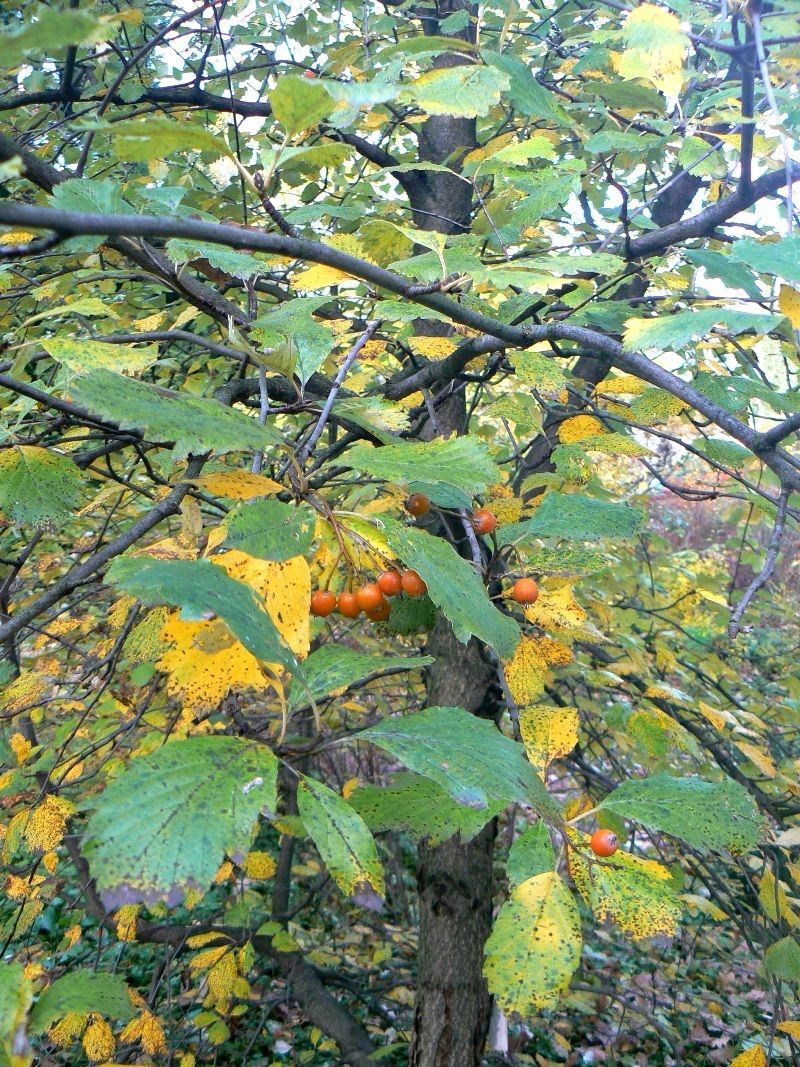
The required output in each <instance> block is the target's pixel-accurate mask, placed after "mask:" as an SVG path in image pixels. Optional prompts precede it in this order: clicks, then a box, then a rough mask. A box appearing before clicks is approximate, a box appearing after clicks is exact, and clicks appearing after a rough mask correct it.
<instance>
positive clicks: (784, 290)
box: [778, 285, 800, 330]
mask: <svg viewBox="0 0 800 1067" xmlns="http://www.w3.org/2000/svg"><path fill="white" fill-rule="evenodd" d="M778 307H779V308H780V310H781V313H782V314H783V315H785V316H786V318H787V319H788V320H789V322H791V324H792V326H793V327H794V328H795V329H796V330H800V293H798V291H797V290H796V289H793V288H792V287H791V285H782V286H781V288H780V292H779V293H778Z"/></svg>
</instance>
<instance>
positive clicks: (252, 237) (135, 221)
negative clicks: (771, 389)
mask: <svg viewBox="0 0 800 1067" xmlns="http://www.w3.org/2000/svg"><path fill="white" fill-rule="evenodd" d="M771 177H772V180H773V182H774V183H777V185H780V184H781V183H782V182H785V174H784V173H783V172H782V171H781V172H779V173H778V175H777V177H775V176H771ZM761 181H762V179H759V182H761ZM759 182H754V183H753V188H754V189H755V188H756V186H758V185H759ZM731 199H732V198H730V197H729V198H728V201H727V202H730V200H731ZM717 207H718V205H714V206H713V207H712V208H709V209H708V210H709V211H714V210H715V209H716V208H717ZM701 214H707V213H706V212H703V213H701ZM699 217H700V216H697V218H699ZM686 221H687V223H691V222H692V220H686ZM3 222H5V223H9V224H11V225H14V226H20V227H27V228H31V229H37V228H38V229H50V230H53V231H55V232H56V233H62V234H67V235H68V236H79V235H82V234H100V235H108V234H111V235H115V236H116V235H123V234H124V235H129V240H128V241H127V242H125V247H126V248H127V247H130V249H132V250H134V251H135V250H136V247H137V246H136V245H135V244H134V242H133V241H132V240H130V237H185V238H189V239H190V240H196V241H208V242H211V243H213V244H221V245H228V246H230V247H231V248H238V249H242V248H249V249H252V250H255V251H259V252H268V253H272V254H278V255H282V256H289V257H291V258H293V259H298V260H304V261H305V260H309V261H311V262H313V263H323V264H325V265H326V266H329V267H336V268H338V269H339V270H342V271H344V272H345V273H346V274H350V275H352V276H353V277H356V278H361V279H363V280H364V281H367V282H369V283H370V284H372V285H373V286H375V287H376V288H381V289H387V290H388V291H389V292H392V293H395V294H397V295H398V296H404V297H406V299H412V298H410V297H409V296H408V280H407V279H406V278H404V277H402V276H400V275H399V274H394V273H393V272H392V271H389V270H385V269H384V268H383V267H379V266H377V265H376V264H374V263H369V262H367V261H366V260H363V259H359V258H358V257H357V256H352V255H349V254H348V253H347V252H342V251H341V250H340V249H338V248H334V247H331V246H330V245H325V244H322V243H321V242H319V241H312V240H307V239H305V238H292V237H287V236H285V235H284V234H275V233H265V232H259V231H255V230H242V229H240V228H239V227H238V226H231V225H226V224H224V223H216V222H205V221H204V220H201V219H178V218H171V217H162V216H155V215H95V214H90V213H85V212H80V211H59V210H57V209H55V208H49V207H40V206H38V205H30V204H14V203H9V202H0V223H3ZM676 225H677V226H678V227H680V226H683V225H684V223H677V224H676ZM673 229H674V227H665V228H664V229H662V230H660V231H655V234H656V235H658V234H661V235H663V234H665V233H667V232H668V231H672V230H673ZM650 236H651V235H650V234H645V235H644V236H643V237H641V238H639V239H638V240H640V241H643V240H647V239H648V238H649V237H650ZM634 243H635V242H631V244H632V245H633V244H634ZM148 254H149V255H158V256H160V253H155V252H150V253H148ZM161 259H162V260H163V262H164V272H165V274H168V272H169V271H170V270H172V269H173V268H172V267H171V265H170V264H169V263H168V261H166V260H165V259H164V257H163V256H162V257H161ZM187 281H188V279H187ZM177 284H179V283H178V282H177V281H176V285H177ZM183 284H186V283H183ZM207 288H208V287H206V286H201V289H204V290H205V289H207ZM209 292H211V293H212V294H213V296H214V298H215V299H216V300H221V298H220V297H219V296H218V294H216V293H215V292H214V291H213V290H209ZM192 302H193V303H195V301H192ZM413 302H414V303H416V304H419V305H421V306H422V307H427V308H430V309H431V310H433V311H436V312H439V313H440V314H442V315H445V316H446V317H447V318H449V319H450V320H451V321H453V322H458V323H461V324H462V325H464V326H468V327H469V328H470V329H472V330H476V331H478V332H479V333H480V334H484V335H488V336H489V338H497V339H498V340H497V341H496V342H495V344H494V346H495V347H496V348H498V349H499V348H503V347H505V346H504V344H503V342H506V345H510V346H512V347H514V348H529V347H530V346H531V345H533V344H535V343H537V342H539V341H550V342H553V341H570V342H573V343H574V344H576V345H578V346H579V347H580V348H581V349H583V351H585V352H590V353H592V355H593V356H594V357H595V358H600V359H604V358H607V359H609V360H610V361H611V362H612V363H613V364H614V366H616V367H618V368H619V369H620V370H623V371H626V372H628V373H630V374H634V375H635V376H636V377H637V378H640V379H641V380H642V381H646V382H649V384H650V385H656V386H658V387H659V388H660V389H665V390H666V391H667V392H669V393H671V394H672V395H673V396H676V397H678V398H679V399H680V400H683V401H684V402H685V403H686V404H687V405H688V406H689V407H692V408H694V409H695V410H696V411H698V412H700V414H701V415H705V416H706V418H708V419H710V420H711V421H712V422H713V423H715V424H716V425H717V426H719V427H720V429H722V430H725V432H726V433H728V434H730V436H731V437H733V439H734V440H735V441H738V442H739V443H740V444H743V445H744V446H745V447H746V448H748V449H750V451H752V452H755V451H756V446H757V444H758V443H759V440H760V436H761V435H760V434H758V433H756V431H755V430H753V429H752V428H751V427H749V426H748V425H747V424H746V423H744V422H742V421H741V420H740V419H738V418H736V416H735V415H732V414H731V413H730V412H729V411H727V410H726V409H725V408H723V407H722V406H721V405H720V404H717V403H715V402H714V401H713V400H711V399H709V398H708V397H707V396H705V395H704V394H703V393H701V392H700V391H699V390H698V389H695V388H694V386H693V385H691V384H690V383H689V382H686V381H684V380H683V379H682V378H679V377H678V376H677V375H675V374H673V373H672V372H671V371H668V370H665V369H664V368H663V367H660V366H659V365H658V364H657V363H655V362H653V361H652V360H650V359H648V358H647V357H646V356H644V355H642V354H641V353H637V352H629V351H627V350H626V349H625V348H624V347H623V346H622V344H620V342H619V341H616V340H614V339H613V338H611V337H608V336H606V335H605V334H602V333H599V332H598V331H596V330H592V329H589V328H588V327H585V326H573V325H570V324H569V323H564V322H552V323H545V324H543V325H540V326H524V325H522V326H513V325H510V324H509V323H505V322H501V321H499V320H498V319H494V318H491V317H490V316H489V315H485V314H483V313H482V312H479V311H474V310H473V309H472V308H470V307H467V306H465V305H464V304H460V303H459V302H458V301H457V300H453V299H451V298H450V297H448V296H446V295H445V294H443V293H427V294H417V295H415V296H413ZM225 304H228V302H227V301H225ZM228 306H229V307H230V308H232V310H233V312H235V314H236V316H237V319H236V321H241V319H242V312H241V310H240V309H239V308H237V307H236V306H235V305H228ZM219 314H220V313H219V312H218V311H217V313H216V317H217V318H219ZM483 343H489V344H491V343H492V342H491V341H488V340H485V341H484V342H483ZM489 350H491V348H490V349H489ZM459 351H460V350H459ZM453 355H455V353H454V354H453ZM568 355H573V353H568ZM449 358H452V357H449ZM404 388H405V387H404ZM415 388H418V386H415V387H414V388H412V389H409V390H408V392H405V391H404V390H403V391H401V390H399V389H397V388H395V390H394V391H393V397H394V398H395V399H398V398H399V396H398V393H399V394H400V395H401V396H405V395H408V393H410V392H414V391H415ZM758 454H759V456H760V458H761V460H762V461H763V462H764V463H765V464H766V465H767V466H768V467H769V468H770V469H771V470H772V471H774V472H775V474H776V475H777V476H778V478H779V479H780V481H781V483H782V484H784V485H786V486H788V487H789V488H791V489H800V472H798V470H797V468H796V467H795V466H794V465H793V464H792V462H791V461H790V459H789V458H788V457H787V456H786V454H785V453H782V452H781V451H780V450H778V449H773V450H764V449H763V447H762V448H761V451H760V452H759V453H758Z"/></svg>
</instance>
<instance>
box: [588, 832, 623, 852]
mask: <svg viewBox="0 0 800 1067" xmlns="http://www.w3.org/2000/svg"><path fill="white" fill-rule="evenodd" d="M589 848H591V850H592V852H594V854H595V856H613V855H614V853H615V852H616V851H617V849H618V848H619V838H618V837H617V835H616V834H615V833H614V831H613V830H595V832H594V833H593V834H592V836H591V839H590V841H589Z"/></svg>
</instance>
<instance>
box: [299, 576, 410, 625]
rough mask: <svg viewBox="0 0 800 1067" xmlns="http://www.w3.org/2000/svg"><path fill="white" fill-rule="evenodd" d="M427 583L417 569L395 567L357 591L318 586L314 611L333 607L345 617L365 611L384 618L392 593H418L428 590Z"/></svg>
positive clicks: (325, 611)
mask: <svg viewBox="0 0 800 1067" xmlns="http://www.w3.org/2000/svg"><path fill="white" fill-rule="evenodd" d="M427 591H428V587H427V585H426V584H425V582H424V581H423V579H422V578H421V577H420V576H419V575H418V574H417V572H416V571H402V572H401V571H398V570H395V569H394V568H392V569H391V570H388V571H384V572H383V574H381V575H379V576H378V579H377V581H374V582H365V583H364V585H362V586H359V588H358V589H356V590H355V592H344V593H339V596H338V597H337V596H336V594H335V593H332V592H331V590H330V589H316V590H315V591H314V592H313V593H312V594H311V614H312V615H319V616H322V617H324V616H326V615H330V614H332V613H333V612H334V611H337V610H338V612H339V614H340V615H344V617H345V618H346V619H357V618H358V616H359V615H360V614H361V612H362V611H363V612H364V614H365V615H366V616H367V618H368V619H370V620H371V621H372V622H384V621H385V620H386V619H388V618H389V611H390V610H391V609H390V605H389V600H388V598H389V597H393V596H397V595H398V594H399V593H405V594H406V596H410V597H418V596H422V595H423V594H424V593H427Z"/></svg>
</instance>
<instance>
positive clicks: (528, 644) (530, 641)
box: [504, 636, 547, 706]
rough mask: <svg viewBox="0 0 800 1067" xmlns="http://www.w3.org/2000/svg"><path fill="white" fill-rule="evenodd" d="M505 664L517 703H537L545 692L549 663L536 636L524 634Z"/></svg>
mask: <svg viewBox="0 0 800 1067" xmlns="http://www.w3.org/2000/svg"><path fill="white" fill-rule="evenodd" d="M504 666H505V675H506V683H507V685H508V688H509V691H510V693H511V696H512V698H513V699H514V702H515V703H516V704H519V705H520V706H524V705H526V704H533V703H535V702H536V701H537V700H538V699H539V697H540V696H541V695H542V693H543V692H544V680H545V677H546V676H547V663H546V662H545V659H544V656H543V655H542V654H541V652H540V651H539V644H538V641H537V640H536V638H535V637H526V636H523V637H522V639H521V640H520V642H519V644H518V645H517V648H516V651H515V652H514V655H513V657H512V658H511V659H510V660H508V662H507V663H506V664H505V665H504Z"/></svg>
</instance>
